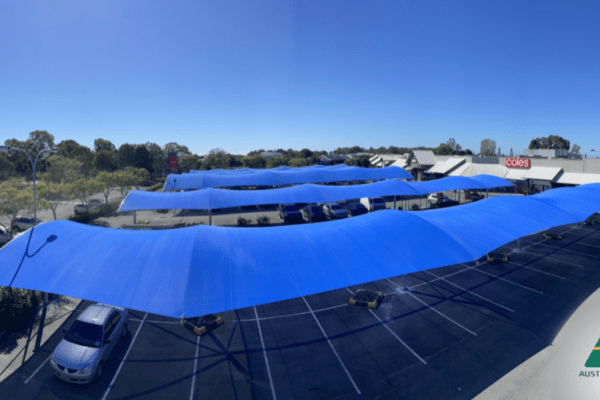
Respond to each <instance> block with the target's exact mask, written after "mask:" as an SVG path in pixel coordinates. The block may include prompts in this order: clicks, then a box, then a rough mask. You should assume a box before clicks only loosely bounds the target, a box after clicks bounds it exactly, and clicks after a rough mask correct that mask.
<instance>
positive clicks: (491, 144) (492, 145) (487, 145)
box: [479, 139, 496, 156]
mask: <svg viewBox="0 0 600 400" xmlns="http://www.w3.org/2000/svg"><path fill="white" fill-rule="evenodd" d="M479 154H480V155H482V156H493V155H495V154H496V141H495V140H492V139H484V140H482V141H481V149H480V151H479Z"/></svg>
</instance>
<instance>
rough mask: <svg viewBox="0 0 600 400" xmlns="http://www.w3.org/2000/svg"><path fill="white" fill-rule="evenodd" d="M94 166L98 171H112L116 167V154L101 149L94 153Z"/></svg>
mask: <svg viewBox="0 0 600 400" xmlns="http://www.w3.org/2000/svg"><path fill="white" fill-rule="evenodd" d="M93 165H94V168H96V169H97V170H98V171H114V170H116V169H117V156H116V154H115V153H114V152H112V151H109V150H101V151H100V152H98V153H96V154H94V164H93Z"/></svg>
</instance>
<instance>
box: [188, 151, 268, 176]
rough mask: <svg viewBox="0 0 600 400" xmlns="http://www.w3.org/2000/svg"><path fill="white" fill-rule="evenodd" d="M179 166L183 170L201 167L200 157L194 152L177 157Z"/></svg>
mask: <svg viewBox="0 0 600 400" xmlns="http://www.w3.org/2000/svg"><path fill="white" fill-rule="evenodd" d="M261 158H262V157H261ZM179 167H180V168H181V170H182V171H184V172H190V171H191V170H193V169H194V170H199V169H200V168H201V167H202V161H201V160H200V157H199V156H197V155H196V154H194V155H191V156H183V157H179Z"/></svg>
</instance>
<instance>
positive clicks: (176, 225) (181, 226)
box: [172, 222, 204, 229]
mask: <svg viewBox="0 0 600 400" xmlns="http://www.w3.org/2000/svg"><path fill="white" fill-rule="evenodd" d="M196 225H204V223H202V222H200V223H198V222H190V223H187V224H186V223H185V222H179V223H177V224H174V225H173V226H172V228H173V229H175V228H187V227H188V226H196Z"/></svg>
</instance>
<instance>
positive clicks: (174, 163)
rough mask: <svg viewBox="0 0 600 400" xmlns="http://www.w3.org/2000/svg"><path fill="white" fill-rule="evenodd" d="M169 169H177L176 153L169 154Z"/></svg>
mask: <svg viewBox="0 0 600 400" xmlns="http://www.w3.org/2000/svg"><path fill="white" fill-rule="evenodd" d="M169 168H171V169H177V153H174V152H172V153H169Z"/></svg>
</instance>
